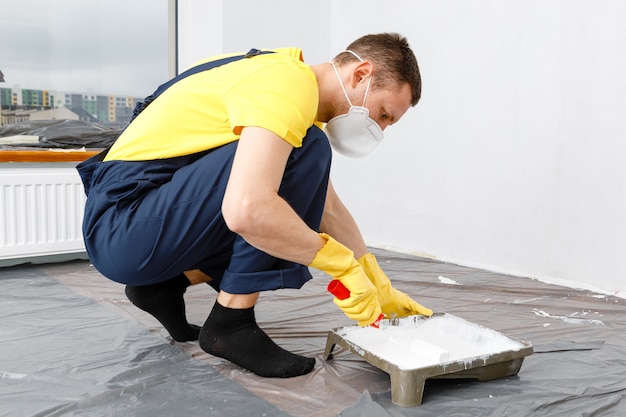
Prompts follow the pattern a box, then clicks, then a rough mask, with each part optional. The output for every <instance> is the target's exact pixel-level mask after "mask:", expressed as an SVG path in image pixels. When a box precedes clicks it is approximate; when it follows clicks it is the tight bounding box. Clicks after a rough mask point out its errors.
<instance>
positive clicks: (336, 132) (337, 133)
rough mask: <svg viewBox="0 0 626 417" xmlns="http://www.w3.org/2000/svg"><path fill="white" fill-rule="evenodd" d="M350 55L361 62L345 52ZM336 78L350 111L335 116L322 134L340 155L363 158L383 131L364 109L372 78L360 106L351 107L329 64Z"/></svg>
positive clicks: (376, 142) (344, 89)
mask: <svg viewBox="0 0 626 417" xmlns="http://www.w3.org/2000/svg"><path fill="white" fill-rule="evenodd" d="M346 52H350V53H351V54H352V55H354V56H355V57H357V58H358V59H359V61H361V62H363V60H362V59H361V57H360V56H358V55H357V54H356V53H354V52H352V51H350V50H347V51H346ZM331 65H332V66H333V69H334V70H335V74H337V78H339V84H340V85H341V89H342V90H343V94H344V95H345V96H346V99H347V100H348V103H350V110H348V113H346V114H341V115H339V116H335V117H333V118H332V119H330V120H329V121H328V123H326V127H325V128H324V132H325V133H326V136H328V140H329V141H330V145H331V147H332V148H333V149H334V150H335V151H337V152H339V153H340V154H342V155H344V156H347V157H350V158H360V157H363V156H365V155H367V154H369V153H370V152H372V151H373V150H374V148H375V147H376V145H378V144H379V143H380V142H381V141H382V140H383V137H384V135H383V130H382V129H381V128H380V126H379V125H378V123H376V122H375V121H374V120H373V119H372V118H371V117H369V113H370V112H369V110H368V109H367V108H366V107H364V106H365V100H366V99H367V93H368V92H369V89H370V84H371V83H372V77H371V76H370V77H369V80H368V82H367V88H366V89H365V96H364V97H363V105H362V106H353V105H352V102H351V101H350V98H349V97H348V92H347V91H346V88H345V87H344V85H343V82H342V81H341V76H340V75H339V71H337V67H336V66H335V63H334V62H331Z"/></svg>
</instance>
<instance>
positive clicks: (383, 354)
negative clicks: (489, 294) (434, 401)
mask: <svg viewBox="0 0 626 417" xmlns="http://www.w3.org/2000/svg"><path fill="white" fill-rule="evenodd" d="M377 332H378V333H377ZM335 345H339V346H342V347H343V348H345V349H347V350H349V351H350V352H352V353H354V354H356V355H358V356H360V357H362V358H363V359H364V360H365V361H366V362H368V363H370V364H371V365H373V366H375V367H377V368H379V369H381V370H382V371H384V372H386V373H388V374H389V376H390V377H391V401H392V402H393V403H394V404H395V405H398V406H403V407H413V406H418V405H420V404H421V403H422V394H423V391H424V384H425V382H426V380H427V379H460V378H469V379H477V380H479V381H490V380H493V379H497V378H503V377H507V376H512V375H516V374H517V373H518V372H519V370H520V368H521V366H522V362H523V361H524V357H526V356H528V355H531V354H532V353H533V348H532V345H531V344H530V343H528V342H522V341H519V340H516V339H512V338H510V337H508V336H505V335H503V334H501V333H498V332H496V331H495V330H491V329H488V328H486V327H483V326H480V325H478V324H475V323H471V322H468V321H466V320H463V319H461V318H459V317H456V316H453V315H451V314H447V313H435V314H433V316H432V317H426V316H421V315H420V316H409V317H404V318H401V319H392V320H387V319H384V320H382V322H381V323H380V328H379V329H376V328H373V327H359V326H356V325H355V326H346V327H341V328H336V329H331V330H330V331H329V332H328V339H327V342H326V350H325V352H324V358H325V359H326V360H328V359H330V358H331V356H332V351H333V349H334V347H335Z"/></svg>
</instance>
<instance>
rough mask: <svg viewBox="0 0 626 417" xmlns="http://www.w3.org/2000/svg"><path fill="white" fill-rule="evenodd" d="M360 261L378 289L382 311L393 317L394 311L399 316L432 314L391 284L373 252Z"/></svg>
mask: <svg viewBox="0 0 626 417" xmlns="http://www.w3.org/2000/svg"><path fill="white" fill-rule="evenodd" d="M358 263H359V264H360V265H361V266H362V267H363V270H364V271H365V273H366V274H367V276H368V278H369V279H370V281H371V282H372V283H373V284H374V286H376V288H377V289H378V293H377V295H378V300H379V301H380V305H381V308H382V312H383V313H385V315H387V317H391V315H392V314H393V313H395V314H396V316H398V317H405V316H409V315H413V314H423V315H425V316H431V315H432V314H433V311H432V310H431V309H429V308H426V307H424V306H422V305H420V304H418V303H416V302H415V301H413V300H412V299H411V297H409V296H408V295H406V294H405V293H403V292H400V291H398V290H396V289H395V288H393V287H392V286H391V281H389V278H388V277H387V275H385V272H383V270H382V269H381V268H380V266H379V265H378V262H377V261H376V257H375V256H374V255H373V254H371V253H366V254H365V255H363V256H362V257H360V258H359V260H358Z"/></svg>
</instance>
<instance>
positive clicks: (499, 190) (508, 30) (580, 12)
mask: <svg viewBox="0 0 626 417" xmlns="http://www.w3.org/2000/svg"><path fill="white" fill-rule="evenodd" d="M179 3H181V4H183V5H185V7H187V8H188V9H186V10H187V13H186V14H184V15H183V16H181V21H180V22H179V23H180V26H181V32H183V34H185V33H187V34H188V35H186V36H181V37H180V39H179V48H180V49H181V53H180V57H181V59H182V58H183V57H185V56H187V54H188V55H195V52H197V51H205V50H207V49H210V48H207V45H213V44H215V45H216V46H217V45H219V47H220V48H219V49H221V48H222V47H225V48H228V49H232V48H235V49H238V50H241V49H243V48H247V47H249V46H250V45H251V44H253V45H258V46H260V47H272V46H279V44H280V46H291V45H300V46H303V47H304V49H305V58H306V59H307V60H308V62H311V63H317V62H319V61H320V60H326V59H328V58H329V57H331V56H333V55H334V54H335V53H337V52H339V51H341V50H342V49H343V48H345V46H346V45H347V44H348V43H349V42H350V41H352V40H353V39H355V38H356V37H358V36H361V35H363V34H365V33H375V32H380V31H398V32H401V33H403V34H404V35H406V36H407V37H408V39H409V41H410V42H411V44H412V46H413V49H414V50H415V52H416V54H417V57H418V60H419V62H420V68H421V71H422V76H423V81H424V86H423V95H422V100H421V102H420V104H419V105H418V106H417V107H416V108H415V109H410V110H409V111H408V112H407V113H406V115H405V116H404V117H403V120H401V121H400V122H399V123H397V124H395V125H394V126H392V127H390V128H389V129H386V131H385V137H386V138H385V141H384V142H383V143H382V144H381V145H380V146H379V147H378V148H377V149H376V151H375V152H374V153H372V155H371V156H367V157H365V158H362V159H358V160H352V159H347V158H344V157H341V156H339V155H337V156H336V157H335V159H334V163H333V173H332V175H333V182H334V185H335V188H336V189H337V191H338V192H339V194H340V196H341V198H342V200H343V201H344V203H345V204H346V205H347V206H348V207H349V208H350V209H351V210H352V212H353V215H354V217H355V218H356V220H357V222H358V223H359V226H360V228H361V230H362V232H363V234H364V236H365V238H366V240H367V242H368V243H369V244H371V245H374V246H379V247H388V248H397V249H398V250H400V251H403V252H407V253H420V254H430V256H432V257H435V258H436V259H439V260H442V261H445V262H451V263H457V264H460V265H466V266H472V267H477V268H482V269H487V270H491V271H497V272H502V273H506V274H511V275H515V276H521V277H533V278H537V279H540V280H542V281H546V282H551V283H556V284H558V285H566V286H570V287H574V288H591V287H595V288H598V291H597V292H598V293H606V294H613V295H616V296H619V297H625V298H626V257H624V256H623V252H624V248H626V216H624V215H623V213H624V212H626V198H623V193H622V192H621V190H624V189H626V170H624V162H625V161H624V155H626V141H624V140H623V138H624V137H626V118H625V117H624V108H626V77H624V76H623V74H625V73H626V54H624V53H623V51H624V48H625V47H626V25H624V24H623V22H624V21H625V20H626V2H623V1H620V0H605V1H602V2H600V3H598V2H591V1H588V0H553V1H549V2H545V1H530V2H519V1H513V0H502V1H493V0H475V1H471V2H467V1H463V0H448V1H445V2H426V1H413V0H397V1H395V2H393V4H392V6H393V7H387V8H384V10H381V8H380V2H379V1H374V0H359V1H350V0H346V1H341V2H339V1H334V2H331V1H330V0H316V1H314V2H289V1H288V0H278V2H277V3H276V4H274V3H272V7H267V5H266V4H265V3H264V2H256V1H253V0H229V1H228V2H226V1H224V0H221V1H220V0H218V1H211V2H204V1H199V0H180V1H179ZM372 11H375V12H372ZM305 17H306V18H305ZM183 19H185V20H184V21H183ZM304 25H306V26H304ZM190 32H191V33H192V34H191V35H189V33H190ZM355 179H357V180H355ZM391 185H393V186H391Z"/></svg>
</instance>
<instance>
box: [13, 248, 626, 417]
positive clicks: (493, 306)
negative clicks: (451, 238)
mask: <svg viewBox="0 0 626 417" xmlns="http://www.w3.org/2000/svg"><path fill="white" fill-rule="evenodd" d="M373 251H374V253H375V254H376V255H377V257H378V260H379V262H380V264H381V266H382V267H383V269H384V270H385V271H386V272H387V273H388V275H389V276H390V278H391V279H392V281H393V282H394V285H395V286H396V287H397V288H398V289H400V290H402V291H404V292H406V293H408V294H410V295H411V296H412V297H413V298H414V299H416V300H417V301H419V302H420V303H422V304H424V305H426V306H428V307H430V308H432V309H433V310H435V311H439V312H446V313H449V314H454V315H456V316H459V317H462V318H464V319H465V320H468V321H471V322H474V323H477V324H480V325H482V326H485V327H488V328H490V329H493V330H496V331H498V332H501V333H503V334H505V335H507V336H509V337H511V338H515V339H519V340H523V341H526V342H530V343H532V345H533V348H534V354H533V355H531V356H528V357H526V358H525V360H524V363H523V365H522V368H521V370H520V372H519V374H518V375H517V376H513V377H507V378H502V379H498V380H494V381H488V382H478V381H475V380H433V381H430V380H429V381H427V383H426V388H425V391H424V397H423V402H422V404H421V405H420V406H417V407H398V406H395V405H393V404H392V403H391V393H390V380H389V376H388V375H387V374H386V373H385V372H383V371H381V370H379V369H377V368H375V367H373V366H371V365H369V364H368V363H366V362H364V361H363V360H362V359H361V358H360V357H359V356H357V355H355V354H353V353H351V352H349V351H345V350H342V349H339V350H336V354H335V355H334V357H333V359H332V360H328V361H326V360H324V357H323V353H324V348H325V345H326V337H327V335H328V330H329V329H331V328H336V327H342V326H348V325H352V324H353V323H352V322H350V320H348V319H347V318H346V317H345V316H344V315H343V313H342V312H341V311H340V310H338V309H337V307H335V305H334V304H333V303H332V297H331V296H330V295H329V294H328V293H327V292H326V291H325V287H326V284H327V282H328V279H329V277H327V276H324V275H323V274H322V273H320V272H318V271H312V272H313V274H314V279H313V280H312V281H310V282H309V283H307V284H306V285H305V286H304V287H303V288H302V289H301V290H281V291H273V292H268V293H264V294H263V295H262V296H261V298H260V301H259V303H258V305H257V308H256V315H257V320H258V322H259V324H260V326H261V327H262V328H263V329H264V330H265V331H266V332H267V333H268V334H269V335H270V336H271V337H272V338H273V339H274V340H275V341H276V342H277V343H278V344H279V345H281V346H283V347H284V348H286V349H288V350H291V351H293V352H297V353H300V354H304V355H309V356H314V357H316V359H317V364H316V367H315V369H314V371H313V372H312V373H311V374H309V375H305V376H302V377H297V378H290V379H267V378H260V377H257V376H255V375H253V374H251V373H249V372H246V371H244V370H242V369H240V368H238V367H237V366H235V365H233V364H231V363H229V362H227V361H224V360H222V359H220V358H215V357H212V356H211V355H208V354H206V353H204V352H203V351H202V350H201V349H200V348H199V346H198V344H197V342H187V343H176V342H174V341H173V340H171V338H169V336H168V335H167V333H166V332H165V331H164V330H163V329H162V328H161V327H160V325H159V323H158V322H157V321H156V320H155V319H153V318H152V317H151V316H149V315H147V314H146V313H144V312H142V311H140V310H138V309H137V308H135V307H134V306H133V305H131V304H130V303H129V302H128V301H127V300H126V298H125V296H124V289H123V286H122V285H119V284H116V283H114V282H111V281H109V280H107V279H106V278H104V277H102V276H101V275H100V274H99V273H98V272H97V271H96V270H95V269H94V268H93V267H92V266H91V265H90V264H89V262H88V261H73V262H64V263H54V264H53V263H51V264H40V265H31V264H25V265H19V266H13V267H7V268H0V285H2V287H3V294H2V295H0V318H1V319H2V320H0V336H1V337H0V338H1V339H2V340H3V343H2V345H1V346H0V352H2V355H0V403H3V406H2V407H0V416H3V415H6V416H18V415H22V416H74V415H76V416H79V415H80V416H87V415H89V416H100V415H102V416H104V415H120V416H140V415H146V416H147V415H150V416H154V415H168V416H171V415H181V416H182V415H184V416H194V415H198V416H200V415H202V416H206V415H221V416H224V415H228V416H251V415H258V416H266V417H267V416H302V417H327V416H342V417H350V416H376V417H380V416H383V417H385V416H441V415H445V416H520V417H521V416H568V417H569V416H624V415H626V399H624V398H625V397H626V378H624V377H623V375H626V331H625V330H626V314H625V313H626V300H625V299H622V298H617V297H612V296H607V295H602V294H596V293H591V292H589V291H584V290H576V289H570V288H565V287H560V286H555V285H549V284H545V283H541V282H538V281H535V280H531V279H527V278H520V277H513V276H507V275H503V274H497V273H492V272H489V271H483V270H478V269H473V268H467V267H462V266H458V265H452V264H447V263H442V262H439V261H436V260H432V259H424V258H419V257H414V256H409V255H404V254H398V253H393V252H388V251H382V250H376V249H374V250H373ZM186 301H187V313H188V317H189V320H190V322H193V323H196V324H199V325H201V324H202V323H203V322H204V320H205V319H206V316H207V315H208V313H209V311H210V309H211V308H212V306H213V303H214V301H215V293H214V292H213V290H212V289H211V288H210V287H209V286H207V285H204V284H201V285H197V286H193V287H191V288H190V289H189V290H188V291H187V294H186Z"/></svg>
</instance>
